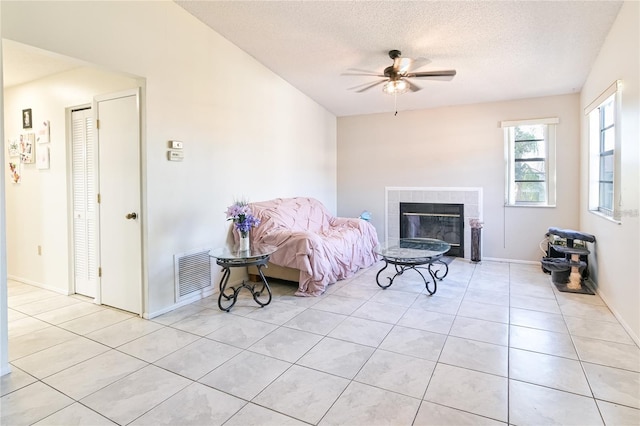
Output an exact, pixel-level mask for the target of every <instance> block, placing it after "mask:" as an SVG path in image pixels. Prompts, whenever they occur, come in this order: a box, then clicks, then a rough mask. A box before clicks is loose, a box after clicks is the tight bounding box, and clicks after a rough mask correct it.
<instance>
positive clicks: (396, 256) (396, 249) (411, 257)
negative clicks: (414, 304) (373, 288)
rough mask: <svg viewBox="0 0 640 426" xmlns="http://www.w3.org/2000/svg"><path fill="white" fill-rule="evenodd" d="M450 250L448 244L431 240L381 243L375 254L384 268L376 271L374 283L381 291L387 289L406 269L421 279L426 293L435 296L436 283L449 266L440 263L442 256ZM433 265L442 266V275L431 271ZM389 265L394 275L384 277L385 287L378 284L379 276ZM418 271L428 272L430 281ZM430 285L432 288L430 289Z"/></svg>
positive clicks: (414, 239)
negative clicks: (379, 257)
mask: <svg viewBox="0 0 640 426" xmlns="http://www.w3.org/2000/svg"><path fill="white" fill-rule="evenodd" d="M450 248H451V245H450V244H449V243H447V242H445V241H441V240H436V239H433V238H401V239H398V240H392V241H387V242H384V243H381V244H380V245H379V246H378V247H377V248H376V254H378V255H379V256H381V257H382V259H383V260H384V267H383V268H382V269H380V271H378V274H377V275H376V282H377V283H378V285H379V286H380V287H381V288H383V289H386V288H389V287H390V286H391V284H393V280H394V279H395V278H396V277H397V276H399V275H402V274H403V273H404V271H406V270H407V269H413V270H414V271H416V272H417V273H418V274H420V276H421V277H422V280H423V281H424V286H425V288H426V289H427V292H428V293H429V294H435V292H436V290H437V289H438V286H437V284H436V283H437V281H442V279H444V277H446V276H447V274H448V273H449V265H447V264H446V263H445V262H443V261H442V256H444V254H445V253H446V252H448V251H449V249H450ZM434 263H435V264H439V265H444V273H442V270H440V269H437V270H434V269H432V265H433V264H434ZM389 265H393V266H394V269H395V274H394V275H393V276H392V277H386V278H387V280H388V283H387V284H386V285H384V284H380V274H381V273H382V272H383V271H384V270H385V269H387V267H388V266H389ZM420 270H424V271H427V272H429V276H430V277H431V281H429V280H427V278H426V277H425V276H424V274H423V273H422V272H421V271H420ZM431 283H433V288H430V285H429V284H431Z"/></svg>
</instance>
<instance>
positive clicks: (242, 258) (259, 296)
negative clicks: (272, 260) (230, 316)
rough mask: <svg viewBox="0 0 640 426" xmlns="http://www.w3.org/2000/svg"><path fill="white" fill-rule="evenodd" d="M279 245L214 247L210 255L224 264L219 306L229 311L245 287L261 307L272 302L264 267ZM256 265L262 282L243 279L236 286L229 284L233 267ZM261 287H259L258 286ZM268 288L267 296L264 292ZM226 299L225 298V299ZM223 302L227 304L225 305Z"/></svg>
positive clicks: (220, 263) (219, 263) (217, 261)
mask: <svg viewBox="0 0 640 426" xmlns="http://www.w3.org/2000/svg"><path fill="white" fill-rule="evenodd" d="M277 249H278V247H276V246H271V245H267V244H251V247H250V249H249V250H239V244H237V243H236V244H232V245H227V246H226V247H221V248H217V249H213V250H211V251H210V252H209V256H211V257H213V258H215V259H216V263H217V264H218V265H220V266H222V278H221V279H220V295H219V296H218V307H219V308H220V309H221V310H223V311H227V312H229V311H230V310H231V308H232V307H233V305H235V304H236V302H237V300H238V293H240V290H242V289H243V288H246V289H248V290H249V291H250V292H251V295H252V296H253V300H255V302H256V303H257V304H258V305H260V307H263V306H267V305H268V304H269V303H271V288H269V283H268V282H267V279H266V278H265V276H264V274H263V273H262V267H263V266H264V265H266V264H267V262H268V261H269V256H271V255H272V254H273V253H274V252H275V251H276V250H277ZM251 265H255V266H256V267H257V268H258V274H260V278H262V283H260V282H258V283H252V282H246V281H244V280H243V281H242V284H240V285H236V286H229V287H227V284H228V283H229V276H230V275H231V268H241V267H247V266H251ZM260 285H262V287H261V288H259V289H258V287H260ZM265 290H266V296H264V295H263V293H264V292H265ZM223 299H224V300H223ZM223 304H224V305H225V306H223Z"/></svg>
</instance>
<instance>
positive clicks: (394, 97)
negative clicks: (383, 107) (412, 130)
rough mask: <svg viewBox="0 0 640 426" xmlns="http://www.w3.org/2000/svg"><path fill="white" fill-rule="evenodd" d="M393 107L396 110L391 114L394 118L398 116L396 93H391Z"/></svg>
mask: <svg viewBox="0 0 640 426" xmlns="http://www.w3.org/2000/svg"><path fill="white" fill-rule="evenodd" d="M393 107H394V109H395V110H396V113H395V114H393V115H394V117H395V116H396V115H398V92H394V93H393Z"/></svg>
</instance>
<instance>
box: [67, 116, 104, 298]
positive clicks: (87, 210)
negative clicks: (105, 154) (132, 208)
mask: <svg viewBox="0 0 640 426" xmlns="http://www.w3.org/2000/svg"><path fill="white" fill-rule="evenodd" d="M93 123H94V120H93V113H92V111H91V108H83V109H79V110H74V111H72V112H71V152H72V171H71V173H72V182H73V265H74V274H73V277H74V288H75V292H76V293H78V294H82V295H84V296H88V297H94V298H95V297H96V287H97V286H98V247H97V243H98V241H97V238H98V230H97V225H98V221H97V219H98V217H97V216H98V209H97V200H96V179H97V176H96V172H97V170H96V149H95V141H94V138H93V128H94V124H93Z"/></svg>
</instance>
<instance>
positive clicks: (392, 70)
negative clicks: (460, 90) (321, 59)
mask: <svg viewBox="0 0 640 426" xmlns="http://www.w3.org/2000/svg"><path fill="white" fill-rule="evenodd" d="M389 57H390V58H391V59H393V65H390V66H388V67H386V68H385V69H384V71H383V73H382V74H379V73H375V72H370V71H362V72H359V73H344V74H343V75H366V76H373V77H384V78H383V79H382V80H379V81H376V82H374V83H365V84H361V85H358V86H355V87H352V88H351V90H355V89H357V90H356V92H357V93H362V92H364V91H366V90H369V89H372V88H374V87H376V86H379V85H381V84H384V86H382V91H383V92H384V93H387V94H390V95H394V94H395V95H397V94H400V93H405V92H406V91H408V90H411V91H412V92H417V91H418V90H422V88H421V87H419V86H417V85H416V84H415V83H413V82H411V81H410V80H409V79H411V78H438V79H445V80H451V79H452V78H453V76H455V75H456V71H455V70H444V71H423V72H412V71H411V69H412V68H415V67H414V65H417V64H418V63H419V62H422V63H420V64H418V66H422V65H425V64H426V63H428V61H427V60H425V59H416V60H414V59H411V58H405V57H403V56H402V52H400V51H399V50H396V49H394V50H390V51H389ZM354 71H361V70H354Z"/></svg>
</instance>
